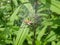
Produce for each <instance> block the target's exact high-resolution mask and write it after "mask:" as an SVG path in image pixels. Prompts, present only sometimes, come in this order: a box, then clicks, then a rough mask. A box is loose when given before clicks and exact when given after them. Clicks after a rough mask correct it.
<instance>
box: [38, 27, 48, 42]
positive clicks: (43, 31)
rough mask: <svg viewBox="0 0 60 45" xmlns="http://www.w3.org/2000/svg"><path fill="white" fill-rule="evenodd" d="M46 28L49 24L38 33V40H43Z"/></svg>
mask: <svg viewBox="0 0 60 45" xmlns="http://www.w3.org/2000/svg"><path fill="white" fill-rule="evenodd" d="M46 28H47V26H45V27H44V28H43V29H42V30H41V31H40V32H39V34H38V36H37V40H38V41H39V40H41V38H42V36H43V35H44V34H45V31H46Z"/></svg>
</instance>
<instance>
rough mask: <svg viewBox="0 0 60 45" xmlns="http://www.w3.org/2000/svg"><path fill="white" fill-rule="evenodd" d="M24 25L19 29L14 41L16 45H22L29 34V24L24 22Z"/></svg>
mask: <svg viewBox="0 0 60 45" xmlns="http://www.w3.org/2000/svg"><path fill="white" fill-rule="evenodd" d="M21 26H22V27H21V28H20V30H19V31H18V34H17V38H16V40H15V42H14V45H22V44H23V42H24V40H25V38H26V36H27V35H28V32H29V28H27V27H28V26H27V25H24V24H22V25H21Z"/></svg>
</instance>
